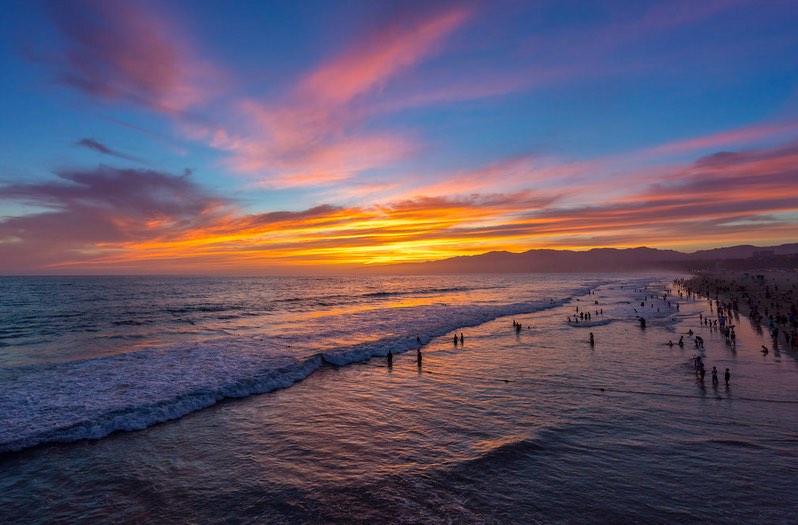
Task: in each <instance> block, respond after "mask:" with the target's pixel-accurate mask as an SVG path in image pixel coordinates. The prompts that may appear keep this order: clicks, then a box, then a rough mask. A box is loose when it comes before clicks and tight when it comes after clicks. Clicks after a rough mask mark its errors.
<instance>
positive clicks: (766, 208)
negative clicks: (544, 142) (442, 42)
mask: <svg viewBox="0 0 798 525" xmlns="http://www.w3.org/2000/svg"><path fill="white" fill-rule="evenodd" d="M796 166H798V144H787V145H784V146H780V147H774V148H766V149H760V150H750V151H743V152H736V153H718V154H714V155H710V156H706V157H703V158H701V159H699V160H697V161H695V162H693V163H691V164H689V165H687V166H684V167H682V168H680V169H677V170H674V171H673V172H672V173H671V176H670V177H669V178H668V179H667V180H660V181H658V182H656V183H654V184H649V185H647V186H646V187H643V188H641V189H640V190H638V191H637V192H636V193H634V194H632V195H629V196H626V197H624V198H620V199H615V200H605V201H601V202H597V203H595V204H594V205H591V206H578V207H568V206H566V205H564V204H563V202H562V199H561V197H560V196H559V195H557V194H555V193H550V192H544V191H532V190H521V191H515V192H509V193H470V194H462V195H450V196H417V197H413V198H407V199H401V200H397V201H393V202H388V203H385V204H381V205H373V206H367V207H340V206H329V205H325V206H317V207H314V208H310V209H308V210H304V211H299V212H271V213H264V214H241V213H240V212H236V211H235V208H234V206H233V203H231V202H230V201H227V200H225V199H221V198H218V197H213V196H211V195H208V194H207V193H206V192H204V191H203V190H202V189H201V188H199V187H198V186H196V185H195V184H194V183H192V182H191V180H190V177H189V175H181V176H176V175H169V174H164V173H159V172H155V171H151V170H117V169H113V168H108V167H100V168H98V169H96V170H89V171H73V172H65V173H60V174H59V180H56V181H50V182H46V183H41V184H15V185H9V186H5V187H2V188H0V199H6V200H12V201H15V202H21V203H30V204H35V205H37V206H43V207H46V208H48V211H45V212H40V213H36V214H33V215H28V216H22V217H13V218H9V219H6V220H4V221H2V222H0V253H2V254H3V255H9V254H10V253H12V252H13V253H19V252H20V250H21V249H22V250H23V253H26V257H25V258H22V259H20V258H19V257H3V261H15V262H14V264H19V262H20V260H21V261H23V263H24V264H26V265H28V266H26V267H27V268H39V269H41V268H47V267H49V268H51V269H58V270H59V271H64V270H76V269H82V270H87V269H94V270H96V269H104V270H108V269H119V268H125V269H130V268H138V269H144V268H146V269H148V270H149V271H158V270H163V271H170V270H174V269H175V268H182V267H183V266H182V265H185V264H189V265H190V266H191V268H193V269H194V270H195V271H219V269H220V268H222V267H225V265H227V266H226V267H228V268H236V271H238V272H256V271H258V270H259V269H262V268H263V267H264V266H269V267H282V268H284V269H288V268H292V267H298V268H301V267H306V266H312V265H319V264H322V265H329V264H337V265H359V264H371V263H380V262H397V261H423V260H430V259H437V258H442V257H451V256H456V255H471V254H477V253H483V252H486V251H490V250H510V251H521V250H526V249H530V248H563V247H577V248H592V247H596V246H616V247H628V246H637V245H648V246H660V247H674V246H680V247H682V248H689V247H690V246H696V247H699V248H700V247H705V246H706V245H713V244H714V245H722V244H726V243H728V242H743V241H745V242H753V241H755V240H756V241H757V242H760V243H771V242H772V243H778V242H787V240H789V239H791V238H794V232H795V216H796V214H798V186H797V185H795V184H794V181H795V180H796V177H798V171H796V170H797V168H796ZM741 236H744V237H741ZM5 264H6V265H8V264H10V263H9V262H6V263H5ZM15 268H16V269H19V268H18V267H5V268H0V270H3V271H6V272H9V271H13V270H14V269H15Z"/></svg>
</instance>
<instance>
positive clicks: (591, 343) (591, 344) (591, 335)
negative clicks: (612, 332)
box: [590, 332, 596, 346]
mask: <svg viewBox="0 0 798 525" xmlns="http://www.w3.org/2000/svg"><path fill="white" fill-rule="evenodd" d="M594 344H596V341H595V340H594V339H593V332H590V346H593V345H594Z"/></svg>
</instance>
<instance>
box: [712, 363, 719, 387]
mask: <svg viewBox="0 0 798 525" xmlns="http://www.w3.org/2000/svg"><path fill="white" fill-rule="evenodd" d="M712 384H713V385H717V384H718V369H717V368H715V367H714V366H713V367H712Z"/></svg>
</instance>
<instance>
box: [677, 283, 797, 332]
mask: <svg viewBox="0 0 798 525" xmlns="http://www.w3.org/2000/svg"><path fill="white" fill-rule="evenodd" d="M681 284H682V285H683V286H684V287H685V289H686V290H688V293H693V294H698V295H701V296H704V297H707V298H709V300H711V301H715V302H716V303H718V302H720V303H722V304H726V305H732V306H733V307H736V309H737V310H738V311H739V313H741V314H742V315H745V316H746V317H748V318H749V319H750V320H751V322H752V323H754V324H765V325H767V326H768V328H771V331H772V329H773V328H776V329H778V332H777V334H779V333H780V334H783V335H784V337H781V338H780V340H785V342H787V343H788V346H789V345H791V346H792V347H793V348H795V347H796V346H798V342H797V341H796V330H797V329H798V270H763V271H750V272H737V271H731V272H730V271H726V272H721V271H718V272H702V273H699V274H697V275H694V276H693V277H691V278H689V279H685V280H684V281H683V282H682V283H681ZM787 338H788V339H789V340H787Z"/></svg>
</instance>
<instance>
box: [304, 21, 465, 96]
mask: <svg viewBox="0 0 798 525" xmlns="http://www.w3.org/2000/svg"><path fill="white" fill-rule="evenodd" d="M470 14H471V12H470V10H469V9H466V8H463V7H456V8H453V9H450V10H448V11H444V12H442V13H440V14H438V15H436V16H433V17H431V18H428V19H426V20H423V21H422V22H421V23H418V24H414V25H411V26H409V27H408V26H407V25H401V24H399V23H395V24H389V25H388V26H387V27H382V28H380V29H379V31H377V32H375V33H374V35H372V37H371V38H369V39H367V40H366V41H363V42H358V44H357V45H356V46H353V47H352V48H350V49H349V50H348V51H347V52H345V53H343V54H342V55H341V56H339V57H336V58H334V59H332V60H331V61H329V62H328V63H326V64H323V65H321V66H320V67H319V68H317V69H316V70H315V71H313V72H312V73H310V74H309V75H308V76H307V77H305V79H304V80H303V81H302V82H301V83H300V85H299V88H298V90H297V92H298V93H297V94H298V96H299V97H300V98H302V99H311V100H318V101H323V102H325V103H328V104H333V105H340V104H346V103H348V102H350V101H351V100H352V99H353V98H355V97H356V96H358V95H362V94H364V93H368V92H370V91H372V90H374V89H377V88H379V87H380V86H381V85H383V84H384V83H385V82H387V81H388V79H390V78H391V77H393V76H394V75H396V74H398V73H400V72H401V71H402V70H404V69H407V68H410V67H412V66H414V65H415V64H417V63H418V62H419V61H421V60H423V59H425V58H427V57H429V56H430V55H432V54H433V53H435V52H436V51H437V50H438V49H439V47H440V45H441V44H442V41H443V39H444V38H445V37H446V36H447V35H449V34H451V33H452V32H453V31H454V30H455V29H457V28H458V27H459V26H461V25H462V24H463V23H464V22H465V21H466V20H467V19H468V17H469V16H470Z"/></svg>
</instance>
